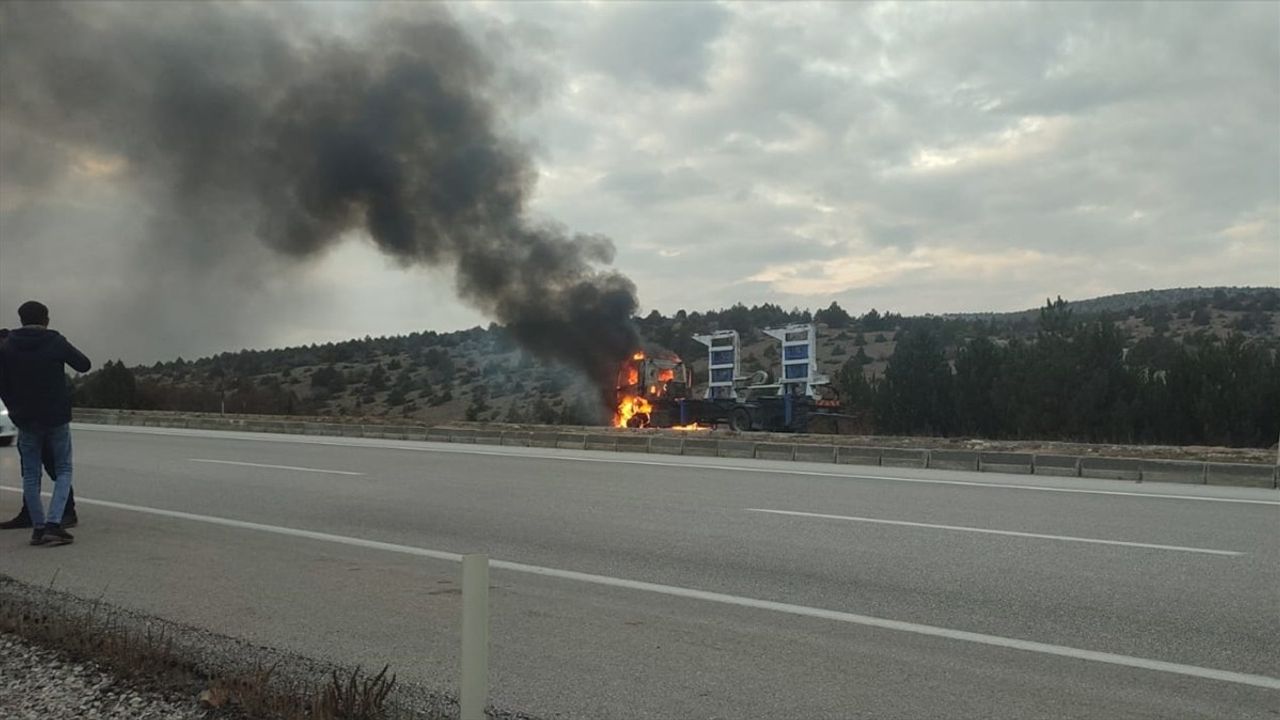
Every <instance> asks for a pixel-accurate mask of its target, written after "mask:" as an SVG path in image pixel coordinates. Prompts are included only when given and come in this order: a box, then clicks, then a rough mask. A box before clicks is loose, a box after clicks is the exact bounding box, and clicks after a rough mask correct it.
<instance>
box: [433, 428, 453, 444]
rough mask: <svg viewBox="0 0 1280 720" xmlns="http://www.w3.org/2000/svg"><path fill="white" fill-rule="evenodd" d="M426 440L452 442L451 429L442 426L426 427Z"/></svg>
mask: <svg viewBox="0 0 1280 720" xmlns="http://www.w3.org/2000/svg"><path fill="white" fill-rule="evenodd" d="M427 440H429V441H431V442H453V430H452V429H451V428H443V427H433V428H427Z"/></svg>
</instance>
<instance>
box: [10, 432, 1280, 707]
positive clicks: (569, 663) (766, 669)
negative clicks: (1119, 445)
mask: <svg viewBox="0 0 1280 720" xmlns="http://www.w3.org/2000/svg"><path fill="white" fill-rule="evenodd" d="M74 438H75V441H74V442H75V461H76V465H75V467H76V473H77V474H76V490H77V493H78V494H79V495H80V496H81V500H80V502H81V510H80V514H81V522H82V524H81V526H80V528H79V529H78V530H77V531H76V533H77V542H76V544H75V545H72V546H70V547H65V548H30V547H27V546H26V545H25V541H26V539H27V536H26V534H25V533H18V532H13V531H10V532H7V533H4V534H0V572H3V573H5V574H8V575H11V576H14V577H16V578H18V579H21V580H25V581H30V582H33V583H48V582H49V581H50V579H51V578H52V577H53V576H54V574H55V573H56V574H57V580H56V583H57V585H58V586H59V587H61V588H63V589H66V590H70V591H71V592H74V593H77V594H81V595H86V596H99V595H101V596H103V597H104V599H106V600H108V601H110V602H113V603H115V604H118V605H122V606H125V607H129V608H132V609H136V610H140V611H144V612H148V613H152V614H155V615H160V616H163V617H166V618H169V619H172V620H175V621H179V622H183V623H189V624H193V625H196V626H200V627H204V628H208V629H210V630H213V631H216V632H221V633H225V634H228V635H232V636H235V637H239V638H244V639H247V640H249V641H252V642H256V643H260V644H266V645H272V646H275V647H279V648H283V649H287V650H291V651H296V652H300V653H303V654H306V655H310V656H315V657H320V658H325V659H332V660H337V661H340V662H344V663H350V662H363V663H367V664H370V665H377V666H381V665H382V664H383V663H388V662H389V663H391V664H392V666H393V668H395V669H396V670H397V671H398V672H399V673H400V675H401V677H403V678H406V679H409V680H414V681H418V682H421V683H422V684H425V685H427V686H429V687H433V688H437V689H448V688H450V686H451V684H452V683H453V682H454V679H455V673H456V667H457V645H458V641H457V632H458V624H459V617H460V609H459V608H460V597H459V590H458V588H459V583H458V573H459V566H458V564H457V562H456V561H455V560H454V554H456V553H469V552H485V553H489V554H490V555H491V556H492V557H493V558H495V559H496V560H498V561H501V562H497V563H495V566H494V569H493V573H492V585H493V589H492V590H491V601H492V613H493V617H492V661H491V662H492V684H493V698H494V701H495V702H496V703H497V704H499V705H501V706H504V707H509V708H517V709H521V710H525V711H528V712H532V713H536V714H539V715H541V716H544V717H566V718H855V717H867V718H913V719H914V718H931V717H948V718H1019V719H1023V718H1037V717H1042V718H1102V717H1107V718H1174V717H1176V718H1228V717H1230V718H1277V717H1280V601H1278V598H1280V542H1277V540H1280V493H1277V492H1276V491H1274V490H1255V489H1248V488H1212V487H1196V486H1179V485H1160V484H1144V485H1136V484H1133V483H1119V482H1110V481H1090V480H1082V479H1065V478H1064V479H1054V478H1045V477H1026V478H1022V477H1018V476H1007V475H1001V476H992V475H990V474H976V473H960V472H943V471H926V470H905V469H904V470H895V469H891V468H856V467H840V466H832V465H807V464H803V463H767V462H759V461H732V460H723V459H721V460H717V459H709V458H708V459H703V458H681V457H662V456H653V455H627V454H617V453H598V454H597V453H588V452H579V451H565V450H537V449H528V448H499V447H484V446H474V447H468V446H457V445H433V444H427V443H410V442H395V441H379V440H360V439H344V438H300V437H294V436H270V435H254V434H240V433H213V432H200V431H184V430H160V429H154V430H152V429H142V428H107V427H88V426H86V427H77V428H76V431H75V435H74ZM19 484H20V479H19V475H18V468H17V457H16V452H15V451H14V450H13V449H12V448H4V449H3V450H0V488H3V489H0V514H4V515H6V516H7V515H9V514H11V512H12V511H13V510H15V509H16V507H17V504H18V502H19V495H18V494H17V493H16V492H13V491H12V490H11V488H16V487H18V486H19Z"/></svg>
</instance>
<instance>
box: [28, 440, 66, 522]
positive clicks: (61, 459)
mask: <svg viewBox="0 0 1280 720" xmlns="http://www.w3.org/2000/svg"><path fill="white" fill-rule="evenodd" d="M45 442H48V443H49V446H50V448H52V450H53V469H54V476H53V499H52V500H51V501H49V514H48V515H47V516H46V515H45V512H44V503H43V502H41V500H40V474H41V466H40V450H41V447H42V446H43V445H44V443H45ZM18 456H19V457H20V458H21V460H22V499H23V500H24V501H26V503H27V512H29V513H31V526H32V527H37V528H42V527H44V526H45V524H46V523H53V524H55V525H61V524H62V511H63V510H64V509H66V506H67V493H69V492H71V425H70V424H62V425H55V426H53V427H47V426H44V425H41V424H39V423H29V424H27V425H26V427H19V428H18Z"/></svg>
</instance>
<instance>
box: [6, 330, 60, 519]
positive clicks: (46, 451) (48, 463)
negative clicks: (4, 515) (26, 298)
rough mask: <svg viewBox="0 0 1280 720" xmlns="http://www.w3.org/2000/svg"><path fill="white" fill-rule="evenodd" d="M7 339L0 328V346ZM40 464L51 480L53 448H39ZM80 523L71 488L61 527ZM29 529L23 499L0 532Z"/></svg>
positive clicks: (46, 444) (54, 472)
mask: <svg viewBox="0 0 1280 720" xmlns="http://www.w3.org/2000/svg"><path fill="white" fill-rule="evenodd" d="M8 338H9V328H0V344H3V343H4V341H5V340H7V339H8ZM40 464H41V465H44V471H45V473H47V474H48V475H49V480H51V481H52V480H53V478H54V477H55V476H56V473H57V471H56V470H54V469H53V446H52V445H51V444H49V443H47V442H46V443H45V444H44V447H42V448H40ZM79 522H80V518H79V516H78V515H77V514H76V489H75V488H71V490H70V491H69V492H68V493H67V508H66V510H63V512H62V527H64V528H73V527H75V526H76V525H77V524H78V523H79ZM29 527H31V512H30V511H28V510H27V501H26V500H25V499H23V501H22V509H21V510H19V511H18V514H17V515H15V516H13V518H12V519H9V520H5V521H4V522H0V530H18V529H22V528H29Z"/></svg>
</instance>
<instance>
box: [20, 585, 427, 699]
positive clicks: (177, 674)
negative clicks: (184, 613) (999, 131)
mask: <svg viewBox="0 0 1280 720" xmlns="http://www.w3.org/2000/svg"><path fill="white" fill-rule="evenodd" d="M0 632H5V633H10V634H13V635H17V636H19V637H21V638H23V639H25V640H27V641H29V642H31V643H33V644H36V645H40V646H43V647H47V648H51V649H54V650H57V651H59V652H62V653H63V654H65V655H66V656H68V657H69V658H71V659H73V660H77V661H89V662H94V663H97V664H98V665H100V666H102V667H103V668H104V669H106V670H108V671H110V672H111V673H113V674H114V675H116V676H117V677H119V678H121V680H122V681H124V682H126V683H128V684H130V685H133V686H135V687H137V688H138V689H140V690H145V691H152V692H159V693H162V694H164V695H166V696H169V697H172V698H179V697H186V698H189V699H190V700H191V701H192V702H195V701H196V699H197V698H198V699H199V703H200V705H201V706H202V707H203V708H205V709H206V711H207V713H208V717H222V718H255V719H257V718H261V719H262V720H399V719H400V718H407V717H409V716H410V715H409V714H408V713H407V712H405V711H403V710H401V709H398V708H396V707H394V706H393V704H392V703H391V702H390V698H391V697H392V690H393V689H394V688H395V685H396V676H395V675H389V670H390V668H389V667H384V668H383V669H382V671H381V672H379V673H377V674H376V675H370V674H367V673H365V672H364V671H363V670H361V669H360V668H358V667H357V668H355V669H352V670H348V671H339V670H334V671H332V675H331V676H330V677H328V678H327V679H324V680H297V679H291V678H286V677H284V676H282V675H281V674H279V673H277V667H275V666H272V667H268V668H263V667H260V666H259V667H253V668H245V669H241V670H231V671H219V672H207V671H206V670H205V669H204V668H202V667H201V666H200V665H199V664H197V663H196V662H193V661H192V660H189V659H187V658H186V657H184V654H183V652H182V651H181V649H180V648H179V646H178V644H177V643H176V642H175V640H174V638H173V635H172V633H171V632H170V631H168V630H166V629H165V628H164V627H163V626H162V625H154V626H153V625H150V624H148V625H145V626H143V627H141V628H139V627H138V624H137V623H133V622H128V621H125V620H124V619H123V618H122V617H121V615H120V613H119V612H118V611H116V610H114V609H113V608H110V607H109V606H107V605H105V604H103V603H101V602H93V603H91V604H90V605H89V607H88V609H87V610H75V609H70V608H62V607H60V606H59V604H57V603H51V604H47V605H46V604H39V605H37V604H36V603H35V602H31V601H22V600H18V601H14V599H13V598H6V602H4V603H0ZM414 717H423V716H421V715H415V716H414ZM426 717H427V718H428V720H436V719H443V718H444V717H445V714H444V713H443V711H434V712H432V713H431V714H429V715H428V716H426Z"/></svg>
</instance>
